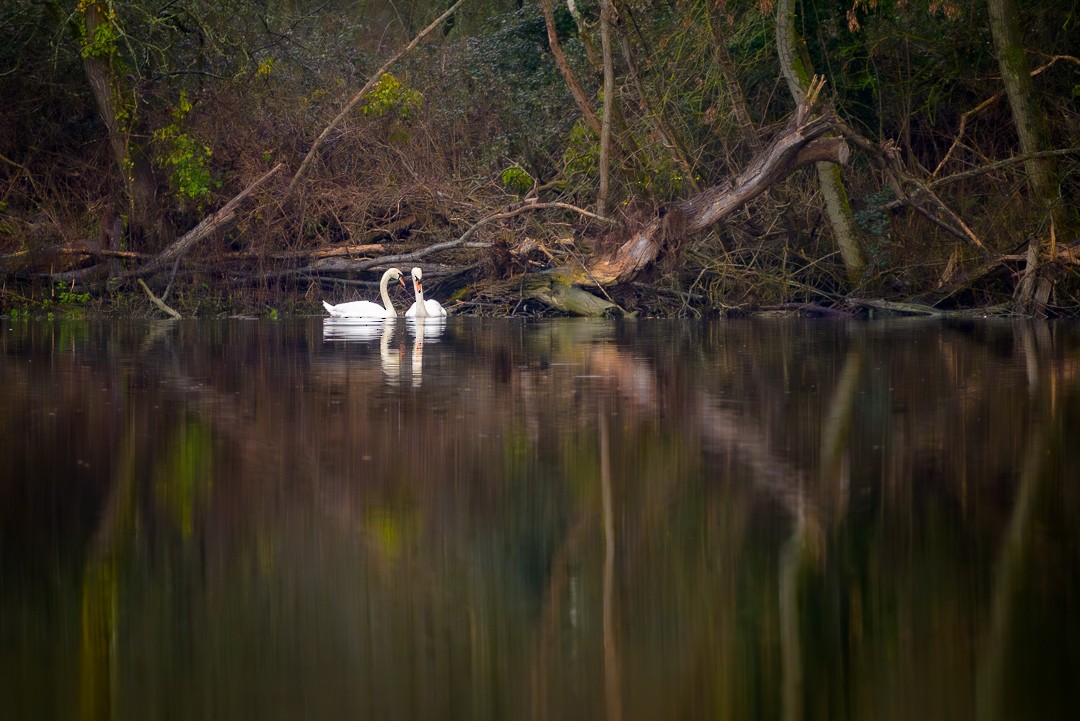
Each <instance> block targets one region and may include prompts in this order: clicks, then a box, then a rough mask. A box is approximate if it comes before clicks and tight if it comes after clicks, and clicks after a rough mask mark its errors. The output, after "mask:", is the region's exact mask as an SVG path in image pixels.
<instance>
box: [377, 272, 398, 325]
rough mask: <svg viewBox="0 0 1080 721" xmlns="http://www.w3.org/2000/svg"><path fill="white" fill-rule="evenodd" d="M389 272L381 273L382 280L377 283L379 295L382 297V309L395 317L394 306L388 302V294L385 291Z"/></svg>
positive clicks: (388, 280)
mask: <svg viewBox="0 0 1080 721" xmlns="http://www.w3.org/2000/svg"><path fill="white" fill-rule="evenodd" d="M390 272H391V271H389V270H388V271H386V272H385V273H383V275H382V280H380V281H379V294H380V295H382V304H383V308H386V310H388V311H390V312H391V313H393V314H394V315H397V312H396V311H395V310H394V304H393V303H392V302H391V301H390V294H389V293H388V292H387V291H386V284H387V283H388V282H390Z"/></svg>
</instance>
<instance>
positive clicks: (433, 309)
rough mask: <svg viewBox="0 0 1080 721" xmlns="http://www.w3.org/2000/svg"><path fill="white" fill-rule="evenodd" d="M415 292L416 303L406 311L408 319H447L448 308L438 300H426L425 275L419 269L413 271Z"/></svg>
mask: <svg viewBox="0 0 1080 721" xmlns="http://www.w3.org/2000/svg"><path fill="white" fill-rule="evenodd" d="M412 282H413V292H414V293H415V294H416V301H415V302H414V303H413V304H412V305H411V306H410V307H409V309H408V310H407V311H405V317H406V318H445V317H446V308H443V307H442V304H441V303H439V301H437V300H430V299H429V300H424V273H423V271H421V270H420V269H419V268H413V269H412Z"/></svg>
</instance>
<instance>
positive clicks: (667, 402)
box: [0, 318, 1080, 721]
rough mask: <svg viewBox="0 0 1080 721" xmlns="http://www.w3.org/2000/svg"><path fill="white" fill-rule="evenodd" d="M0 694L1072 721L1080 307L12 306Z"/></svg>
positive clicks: (568, 712)
mask: <svg viewBox="0 0 1080 721" xmlns="http://www.w3.org/2000/svg"><path fill="white" fill-rule="evenodd" d="M0 459H2V466H0V717H2V718H4V719H9V718H10V719H19V720H20V721H21V720H28V721H33V720H36V719H139V720H149V721H155V720H157V719H238V720H239V719H244V720H245V721H246V720H250V719H281V720H283V721H284V720H290V721H292V720H296V719H346V718H350V719H377V718H378V719H560V720H561V719H607V720H620V719H626V720H630V719H676V718H679V719H783V720H785V721H794V720H796V719H822V720H825V719H828V720H831V721H835V720H837V719H919V720H924V719H948V720H949V721H955V720H956V719H1020V718H1025V719H1066V718H1077V714H1078V713H1080V683H1078V681H1080V615H1078V610H1080V531H1078V528H1080V525H1078V522H1080V327H1078V326H1076V325H1039V324H1026V323H1016V324H1013V323H1003V324H1000V323H999V324H977V323H956V324H949V323H941V322H888V323H885V322H882V323H872V324H868V323H845V322H833V321H810V322H807V321H791V320H786V321H782V320H769V321H765V320H762V321H748V320H739V321H732V320H726V321H720V322H714V323H684V322H644V321H640V322H632V323H615V322H610V323H609V322H591V321H573V320H560V321H550V322H521V321H491V320H479V319H468V318H450V319H449V322H448V323H447V324H446V325H443V326H436V327H427V328H424V329H423V331H422V332H421V333H419V334H418V333H417V332H416V329H415V328H414V327H413V326H412V325H408V324H406V323H405V322H404V321H398V322H397V323H396V324H391V325H388V326H386V327H383V326H382V325H373V326H372V325H368V326H357V325H350V324H348V323H345V324H331V323H330V322H328V321H324V320H323V319H321V318H313V319H301V320H296V321H280V322H272V321H222V322H212V321H190V322H189V321H183V322H178V323H153V324H150V323H89V322H55V323H44V322H41V323H35V322H29V323H28V322H25V321H22V320H19V321H10V320H7V319H0Z"/></svg>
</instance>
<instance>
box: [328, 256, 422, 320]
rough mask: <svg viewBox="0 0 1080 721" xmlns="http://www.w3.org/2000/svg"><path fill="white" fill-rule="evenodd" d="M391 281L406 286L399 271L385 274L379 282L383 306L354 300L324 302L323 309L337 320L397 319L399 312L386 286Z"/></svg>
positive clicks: (388, 271) (389, 270)
mask: <svg viewBox="0 0 1080 721" xmlns="http://www.w3.org/2000/svg"><path fill="white" fill-rule="evenodd" d="M391 279H393V280H397V281H398V282H400V283H401V284H402V285H403V286H404V285H405V281H403V280H402V279H401V271H400V270H399V269H397V268H390V269H388V270H387V271H386V272H385V273H383V274H382V279H381V280H380V281H379V294H380V295H381V296H382V301H383V304H382V305H379V304H378V303H372V302H371V301H370V300H354V301H351V302H349V303H339V304H337V305H330V304H329V303H327V302H326V301H325V300H324V301H323V308H326V312H327V313H329V314H330V315H332V316H333V317H335V318H396V317H397V310H395V309H394V304H393V302H391V300H390V294H389V293H388V292H387V290H386V284H387V283H388V282H390V280H391Z"/></svg>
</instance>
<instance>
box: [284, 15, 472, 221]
mask: <svg viewBox="0 0 1080 721" xmlns="http://www.w3.org/2000/svg"><path fill="white" fill-rule="evenodd" d="M463 2H465V0H457V2H456V3H454V4H453V5H451V6H450V9H449V10H447V11H446V12H444V13H443V14H442V15H440V16H439V17H437V18H435V20H434V21H433V22H432V23H431V24H430V25H428V26H427V27H426V28H424V29H423V30H421V31H420V34H419V35H417V36H416V37H415V38H413V39H412V41H411V42H410V43H409V44H408V45H406V46H405V47H403V48H402V49H401V50H399V51H398V52H397V53H396V54H395V55H394V56H393V57H392V58H390V59H389V60H387V61H386V62H385V63H383V64H382V67H380V68H379V69H378V70H376V71H375V73H374V74H373V75H372V76H371V77H370V78H369V79H368V81H367V83H365V84H364V87H362V88H360V92H358V93H357V94H356V95H354V96H352V99H351V100H349V102H347V103H346V104H345V107H344V108H342V109H341V112H340V113H338V114H337V116H336V117H335V118H334V119H333V120H331V121H330V124H329V125H327V126H326V127H325V128H323V131H322V132H321V133H319V137H317V138H315V142H314V143H312V144H311V148H310V149H309V150H308V152H307V155H305V156H304V160H303V162H301V163H300V167H299V168H297V169H296V174H295V175H293V177H292V180H290V181H289V187H288V188H286V189H285V196H284V197H283V198H282V203H285V202H286V201H287V200H288V199H289V197H290V196H291V195H292V194H293V191H294V190H295V189H296V184H297V183H299V182H300V179H301V178H303V177H304V174H305V173H306V172H307V169H308V166H310V165H311V161H312V160H314V159H315V154H316V153H317V152H318V151H319V146H321V145H322V144H323V141H324V140H326V136H328V135H329V134H330V131H332V130H333V129H334V128H336V127H337V125H338V123H340V122H341V121H342V120H343V119H344V118H345V116H346V115H348V114H349V112H350V111H352V109H353V108H355V107H356V104H357V103H359V102H360V99H361V98H363V97H364V96H365V95H367V94H368V92H369V91H370V90H371V89H372V88H373V87H375V85H376V84H377V83H378V82H379V80H381V79H382V76H383V73H385V72H386V71H387V70H389V69H390V68H391V67H393V65H394V63H396V62H397V61H398V60H401V58H403V57H405V55H407V54H408V53H409V52H410V51H411V50H412V49H413V48H415V47H416V46H417V45H418V44H419V43H420V41H421V40H423V39H424V38H425V37H427V36H428V35H429V34H430V33H431V31H432V30H434V29H435V28H437V27H439V26H440V25H442V23H443V22H444V21H445V20H446V19H447V18H449V17H450V16H451V15H453V14H454V12H455V11H456V10H457V9H458V8H459V7H461V3H463Z"/></svg>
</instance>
